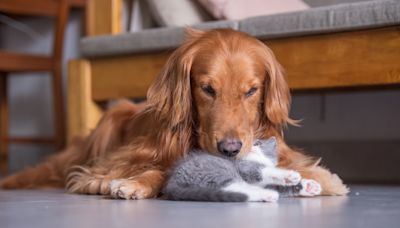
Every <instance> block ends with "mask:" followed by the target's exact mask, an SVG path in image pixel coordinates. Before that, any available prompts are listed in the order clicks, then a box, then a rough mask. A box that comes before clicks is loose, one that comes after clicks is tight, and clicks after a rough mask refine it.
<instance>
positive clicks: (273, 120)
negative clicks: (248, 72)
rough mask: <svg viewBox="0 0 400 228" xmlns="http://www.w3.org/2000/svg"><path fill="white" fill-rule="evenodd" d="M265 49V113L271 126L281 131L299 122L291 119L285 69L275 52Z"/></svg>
mask: <svg viewBox="0 0 400 228" xmlns="http://www.w3.org/2000/svg"><path fill="white" fill-rule="evenodd" d="M263 47H264V48H263V52H264V62H265V63H266V71H267V77H266V79H265V94H264V107H263V109H264V110H263V111H264V113H265V115H266V116H267V119H268V122H269V124H272V125H273V126H274V127H275V128H276V129H277V130H278V131H281V130H282V128H283V127H285V126H287V124H292V125H297V121H296V120H292V119H291V118H290V117H289V111H290V104H291V97H290V91H289V86H288V84H287V82H286V79H285V76H284V72H283V68H282V66H281V65H280V64H279V63H278V61H277V60H276V58H275V55H274V54H273V52H272V51H271V50H270V49H269V48H268V47H267V46H265V45H264V44H263Z"/></svg>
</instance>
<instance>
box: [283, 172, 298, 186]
mask: <svg viewBox="0 0 400 228" xmlns="http://www.w3.org/2000/svg"><path fill="white" fill-rule="evenodd" d="M284 181H285V183H284V184H285V185H296V184H298V183H300V181H301V175H300V173H298V172H296V171H293V170H289V171H288V173H287V175H285V177H284Z"/></svg>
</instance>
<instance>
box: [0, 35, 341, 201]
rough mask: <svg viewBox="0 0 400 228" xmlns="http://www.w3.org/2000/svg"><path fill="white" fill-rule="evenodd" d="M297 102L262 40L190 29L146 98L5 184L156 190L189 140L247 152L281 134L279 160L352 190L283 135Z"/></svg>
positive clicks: (136, 195)
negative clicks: (287, 141) (289, 144)
mask: <svg viewBox="0 0 400 228" xmlns="http://www.w3.org/2000/svg"><path fill="white" fill-rule="evenodd" d="M290 102H291V98H290V91H289V88H288V84H287V82H286V79H285V77H284V74H283V69H282V67H281V65H280V64H279V63H278V61H277V60H276V58H275V56H274V54H273V52H272V51H271V50H270V49H269V48H268V47H267V46H266V45H265V44H264V43H262V42H261V41H259V40H257V39H255V38H253V37H251V36H249V35H247V34H245V33H242V32H239V31H235V30H231V29H215V30H209V31H206V32H204V31H197V30H193V29H188V31H187V39H186V40H185V41H184V43H183V44H182V45H181V46H180V47H179V48H178V49H176V50H175V51H174V52H173V53H172V55H171V56H170V57H169V59H168V61H167V63H166V64H165V66H164V68H163V69H162V71H161V73H160V74H159V76H158V77H157V79H156V80H155V81H154V83H153V84H152V85H151V87H150V88H149V91H148V94H147V101H146V103H145V104H134V103H130V102H128V101H122V102H120V103H119V104H116V105H115V106H114V107H112V108H111V109H110V110H108V111H107V112H106V113H105V114H104V116H103V117H102V119H101V120H100V121H99V123H98V125H97V127H96V128H95V129H94V130H93V132H92V133H91V134H90V135H89V136H87V137H84V138H80V139H77V140H75V141H74V142H73V143H72V145H70V146H69V147H68V148H67V149H66V150H65V151H62V152H60V153H57V154H55V155H53V156H52V157H50V158H49V159H48V160H47V161H45V162H43V163H42V164H39V165H37V166H36V167H33V168H29V169H26V170H23V171H21V172H19V173H16V174H14V175H11V176H9V177H6V178H5V179H4V180H3V181H2V182H1V184H0V185H1V187H2V188H5V189H18V188H44V187H65V188H66V189H67V190H68V191H69V192H73V193H81V194H101V195H108V196H112V197H114V198H123V199H146V198H153V197H157V196H158V195H159V193H160V190H161V188H162V187H163V184H164V181H165V179H166V175H167V172H168V170H169V169H170V168H171V167H172V166H173V164H174V163H175V162H176V161H177V160H178V159H180V158H182V157H184V156H185V154H186V153H187V152H188V151H189V150H190V149H192V148H201V149H203V150H205V151H209V152H210V153H215V154H223V155H225V156H228V157H238V158H240V157H243V156H244V155H246V153H248V152H249V151H250V148H251V146H252V145H253V143H254V140H255V139H262V138H269V137H276V139H277V143H278V150H279V164H278V166H279V167H283V168H287V169H292V170H296V171H298V172H299V173H300V174H301V175H302V177H303V178H307V179H313V180H316V181H317V182H319V183H320V184H321V186H322V194H323V195H344V194H346V193H347V192H348V188H347V187H346V186H345V185H344V184H343V183H342V181H341V179H340V178H339V177H338V176H337V175H336V174H332V173H331V172H329V171H328V170H327V169H325V168H323V167H321V166H319V164H318V163H319V160H316V159H314V158H311V157H308V156H306V155H304V154H302V153H301V152H299V151H296V150H293V149H291V148H290V147H289V146H288V145H286V143H285V142H284V138H283V133H282V130H283V129H284V128H285V127H286V126H287V125H288V124H292V125H296V123H297V122H296V121H295V120H292V119H291V118H290V117H289V109H290ZM111 183H112V184H111Z"/></svg>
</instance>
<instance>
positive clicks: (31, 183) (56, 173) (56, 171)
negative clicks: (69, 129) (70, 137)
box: [0, 139, 83, 189]
mask: <svg viewBox="0 0 400 228" xmlns="http://www.w3.org/2000/svg"><path fill="white" fill-rule="evenodd" d="M82 141H83V140H81V139H77V140H75V142H74V143H73V145H71V146H70V147H69V148H68V149H66V150H64V151H61V152H59V153H57V154H54V155H53V156H50V157H49V158H48V159H47V160H46V161H45V162H42V163H40V164H38V165H37V166H35V167H30V168H26V169H24V170H22V171H20V172H17V173H15V174H12V175H10V176H7V177H5V178H4V179H2V180H0V188H2V189H32V188H62V187H63V186H64V179H65V178H64V177H65V175H66V171H67V168H68V167H70V166H71V165H72V164H74V163H79V160H80V159H81V156H80V155H79V150H78V148H79V147H80V146H81V145H82Z"/></svg>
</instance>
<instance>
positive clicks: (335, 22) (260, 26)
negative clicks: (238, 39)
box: [239, 1, 400, 38]
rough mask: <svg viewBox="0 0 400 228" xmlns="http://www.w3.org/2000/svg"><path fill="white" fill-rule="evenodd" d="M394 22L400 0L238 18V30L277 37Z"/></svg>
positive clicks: (397, 21) (399, 20)
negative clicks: (240, 19)
mask: <svg viewBox="0 0 400 228" xmlns="http://www.w3.org/2000/svg"><path fill="white" fill-rule="evenodd" d="M395 24H400V1H366V2H360V3H349V4H340V5H333V6H326V7H318V8H312V9H309V10H305V11H300V12H294V13H285V14H278V15H270V16H261V17H253V18H248V19H245V20H242V21H240V22H239V30H241V31H243V32H246V33H249V34H250V35H252V36H255V37H258V38H276V37H288V36H299V35H309V34H317V33H327V32H338V31H346V30H357V29H365V28H377V27H383V26H389V25H395Z"/></svg>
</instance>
